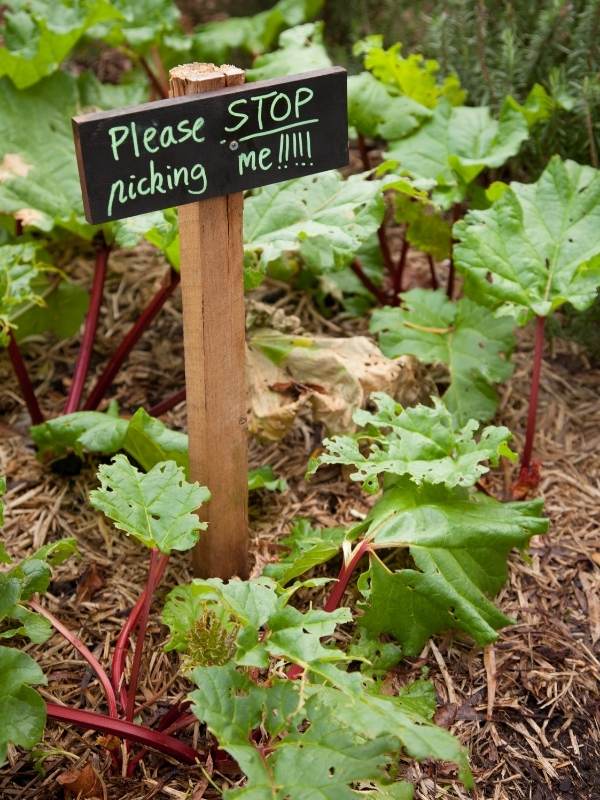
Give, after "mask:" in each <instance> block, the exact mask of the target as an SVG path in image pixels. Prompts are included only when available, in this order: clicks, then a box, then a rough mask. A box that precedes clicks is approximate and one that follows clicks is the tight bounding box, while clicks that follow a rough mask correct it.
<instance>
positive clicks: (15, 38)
mask: <svg viewBox="0 0 600 800" xmlns="http://www.w3.org/2000/svg"><path fill="white" fill-rule="evenodd" d="M119 16H120V15H119V12H118V11H117V10H116V9H115V8H114V6H113V5H112V4H111V3H110V2H109V0H81V1H80V2H77V3H72V2H65V1H64V0H11V2H10V3H9V5H8V9H7V10H6V11H4V13H3V15H2V18H1V22H0V39H1V40H2V45H3V46H2V47H0V77H2V76H4V75H8V76H9V77H10V78H11V80H12V81H13V83H14V84H15V86H16V87H17V88H18V89H25V88H27V87H28V86H31V85H32V84H34V83H37V82H38V81H39V80H40V79H41V78H44V77H45V76H46V75H50V74H51V73H52V72H54V71H55V70H57V69H58V67H59V66H60V63H61V61H62V60H63V59H64V58H66V57H67V55H68V54H69V53H70V51H71V50H72V49H73V47H74V46H75V45H76V44H77V42H78V41H79V39H81V37H82V36H83V35H84V33H85V32H86V31H87V30H89V29H90V28H91V27H92V26H94V25H96V24H98V23H99V22H103V21H106V20H114V19H116V18H118V17H119Z"/></svg>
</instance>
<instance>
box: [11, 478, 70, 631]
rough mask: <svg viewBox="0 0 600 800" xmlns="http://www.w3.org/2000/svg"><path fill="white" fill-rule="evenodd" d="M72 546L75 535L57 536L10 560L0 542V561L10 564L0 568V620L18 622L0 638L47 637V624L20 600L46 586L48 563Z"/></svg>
mask: <svg viewBox="0 0 600 800" xmlns="http://www.w3.org/2000/svg"><path fill="white" fill-rule="evenodd" d="M0 488H1V487H0ZM0 506H1V504H0ZM1 522H2V520H1V519H0V523H1ZM76 549H77V546H76V541H75V539H60V540H59V541H57V542H51V543H49V544H47V545H44V546H43V547H41V548H40V549H39V550H37V551H36V552H35V553H33V554H32V555H30V556H28V557H27V558H24V559H23V560H22V561H20V562H19V563H17V564H12V559H11V558H10V556H9V555H8V553H7V552H6V550H5V548H4V546H3V545H0V562H1V563H4V564H11V567H10V569H8V570H6V571H5V572H0V622H2V623H5V622H7V621H8V620H12V621H15V622H17V623H19V625H18V626H17V627H15V628H9V629H5V630H3V631H2V633H0V638H3V639H7V638H10V637H12V636H24V637H26V638H28V639H30V640H31V641H32V642H35V643H36V644H39V643H41V642H45V641H46V639H48V637H49V636H50V634H51V632H52V628H51V626H50V624H49V623H48V622H47V621H46V620H45V619H44V618H43V617H41V616H39V615H38V614H36V613H35V612H33V611H30V610H29V609H27V608H26V607H25V606H24V605H23V604H24V603H26V602H27V601H28V600H30V599H31V598H32V597H33V595H34V594H36V593H38V592H40V593H41V592H45V591H46V590H47V588H48V586H49V584H50V580H51V578H52V567H55V566H57V565H58V564H62V562H63V561H65V560H66V559H67V558H69V556H71V555H72V554H73V553H74V552H75V551H76Z"/></svg>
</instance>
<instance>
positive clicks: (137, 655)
mask: <svg viewBox="0 0 600 800" xmlns="http://www.w3.org/2000/svg"><path fill="white" fill-rule="evenodd" d="M159 569H160V560H159V552H158V550H156V549H154V548H153V549H152V550H151V551H150V566H149V568H148V578H147V580H146V588H145V590H144V595H143V600H144V601H143V603H142V608H141V610H140V616H139V621H138V629H137V634H136V639H135V650H134V651H133V664H132V666H131V679H130V681H129V688H128V689H127V704H126V707H125V719H127V720H129V721H130V722H131V721H132V720H133V712H134V709H135V695H136V692H137V687H138V680H139V676H140V667H141V664H142V654H143V652H144V638H145V636H146V628H147V627H148V617H149V616H150V606H151V605H152V596H153V594H154V589H155V588H156V585H157V583H158V578H159Z"/></svg>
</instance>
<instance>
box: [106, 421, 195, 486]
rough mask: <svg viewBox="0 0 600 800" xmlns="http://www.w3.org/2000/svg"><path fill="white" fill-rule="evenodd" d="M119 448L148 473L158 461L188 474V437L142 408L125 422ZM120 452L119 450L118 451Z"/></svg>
mask: <svg viewBox="0 0 600 800" xmlns="http://www.w3.org/2000/svg"><path fill="white" fill-rule="evenodd" d="M122 448H123V450H125V452H126V453H128V455H130V456H131V457H132V458H134V459H135V460H136V461H137V462H138V464H139V465H140V466H141V467H142V468H143V469H144V470H145V471H146V472H148V471H149V470H150V469H152V467H153V466H154V465H155V464H158V463H159V462H160V461H174V462H175V463H176V464H177V465H178V466H180V467H183V469H184V470H185V474H186V475H187V474H188V471H189V456H188V436H187V433H183V432H182V431H175V430H173V429H172V428H169V427H167V426H166V425H165V424H164V423H163V422H161V421H160V420H159V419H156V418H155V417H151V416H150V414H148V413H147V412H146V411H144V409H143V408H138V410H137V411H136V412H135V414H134V415H133V417H132V418H131V419H130V420H129V424H128V425H127V430H126V432H125V436H124V437H123V442H122ZM119 449H120V448H119Z"/></svg>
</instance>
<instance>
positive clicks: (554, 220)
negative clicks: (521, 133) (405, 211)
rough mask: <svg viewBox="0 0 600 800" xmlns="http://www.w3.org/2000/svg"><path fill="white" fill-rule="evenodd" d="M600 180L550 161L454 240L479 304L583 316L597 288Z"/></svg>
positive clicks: (588, 170) (475, 214)
mask: <svg viewBox="0 0 600 800" xmlns="http://www.w3.org/2000/svg"><path fill="white" fill-rule="evenodd" d="M599 225H600V172H599V171H598V170H596V169H593V168H592V167H586V166H581V165H580V164H576V163H575V162H574V161H561V159H560V158H559V157H558V156H555V157H554V158H552V160H551V161H550V163H549V164H548V166H547V167H546V169H545V170H544V172H543V173H542V175H541V176H540V178H539V179H538V180H537V181H536V182H535V183H530V184H523V183H511V185H510V188H509V189H508V190H507V191H506V192H504V194H503V195H502V196H501V197H500V199H499V200H497V201H496V202H495V203H494V205H493V206H492V207H491V208H489V209H487V210H485V211H471V212H469V214H468V215H467V217H466V218H465V219H464V220H463V221H461V222H460V223H458V224H457V225H456V226H455V228H454V233H455V236H456V238H457V239H458V240H459V243H458V244H457V245H456V247H455V259H456V263H457V265H458V266H459V268H460V269H461V270H462V271H463V272H465V273H466V274H467V276H468V278H469V280H470V286H473V287H474V288H475V290H476V291H477V292H478V293H479V294H481V295H482V296H484V297H485V296H487V297H490V298H492V299H493V300H494V301H496V302H500V303H506V304H510V305H512V306H513V307H516V309H517V310H523V309H525V313H526V314H529V315H531V314H537V315H540V316H547V315H548V314H550V313H552V312H553V311H554V310H555V309H557V308H559V307H560V306H561V305H563V303H565V302H569V303H571V304H572V305H573V306H575V308H577V309H578V310H580V311H582V310H584V309H586V308H588V307H589V306H590V305H591V304H592V302H593V301H594V299H595V297H596V293H597V290H598V287H600V240H599V238H598V226H599Z"/></svg>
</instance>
